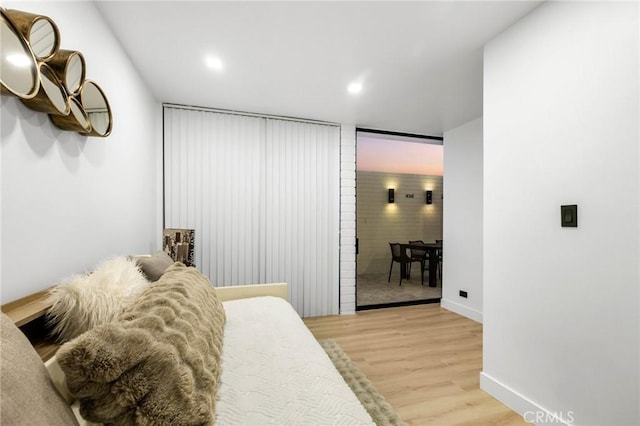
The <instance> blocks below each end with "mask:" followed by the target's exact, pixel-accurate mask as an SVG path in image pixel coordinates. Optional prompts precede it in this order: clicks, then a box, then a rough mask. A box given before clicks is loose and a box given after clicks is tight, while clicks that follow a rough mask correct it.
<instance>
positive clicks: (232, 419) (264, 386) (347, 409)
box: [216, 296, 374, 426]
mask: <svg viewBox="0 0 640 426" xmlns="http://www.w3.org/2000/svg"><path fill="white" fill-rule="evenodd" d="M224 309H225V313H226V316H227V322H226V325H225V330H224V340H223V345H222V374H221V377H220V385H219V388H218V401H217V403H216V424H217V425H220V426H227V425H268V424H271V425H373V424H374V423H373V421H372V419H371V417H370V416H369V414H368V413H367V412H366V411H365V409H364V407H363V406H362V404H360V401H359V400H358V398H357V397H356V396H355V394H354V393H353V392H352V391H351V389H350V388H349V386H348V385H347V384H346V383H345V381H344V380H343V379H342V376H340V373H338V371H337V370H336V369H335V367H334V366H333V363H332V362H331V360H330V359H329V357H328V356H327V355H326V353H325V352H324V350H323V349H322V347H320V345H319V344H318V343H317V341H316V340H315V338H314V337H313V335H312V334H311V332H310V331H309V329H307V327H306V326H305V325H304V323H303V322H302V320H301V319H300V317H299V316H298V314H297V313H296V312H295V310H294V309H293V307H292V306H291V305H290V304H289V303H288V302H286V301H285V300H283V299H280V298H276V297H271V296H267V297H254V298H249V299H240V300H232V301H228V302H224Z"/></svg>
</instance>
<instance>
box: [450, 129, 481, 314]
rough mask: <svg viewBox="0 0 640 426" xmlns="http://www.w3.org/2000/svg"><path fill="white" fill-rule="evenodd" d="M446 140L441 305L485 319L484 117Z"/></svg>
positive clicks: (451, 131)
mask: <svg viewBox="0 0 640 426" xmlns="http://www.w3.org/2000/svg"><path fill="white" fill-rule="evenodd" d="M443 145H444V170H445V173H444V190H445V198H444V221H443V222H444V223H443V228H444V231H443V233H444V237H443V240H444V247H443V262H442V269H443V272H442V282H443V285H442V301H441V305H442V307H443V308H447V309H449V310H451V311H453V312H456V313H458V314H460V315H464V316H466V317H468V318H471V319H473V320H475V321H479V322H482V297H483V289H482V118H478V119H476V120H473V121H471V122H469V123H466V124H464V125H462V126H459V127H457V128H455V129H452V130H449V131H447V132H445V133H444V143H443ZM460 290H464V291H466V292H467V298H466V299H465V298H463V297H461V296H460Z"/></svg>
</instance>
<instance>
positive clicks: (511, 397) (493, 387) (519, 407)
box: [480, 371, 573, 426]
mask: <svg viewBox="0 0 640 426" xmlns="http://www.w3.org/2000/svg"><path fill="white" fill-rule="evenodd" d="M480 389H482V390H483V391H485V392H487V393H488V394H489V395H491V396H493V397H494V398H495V399H497V400H498V401H500V402H502V403H503V404H504V405H506V406H507V407H509V408H511V409H512V410H513V411H515V412H516V413H518V414H520V415H521V416H522V417H523V418H524V421H525V422H527V423H531V424H536V425H539V426H542V425H544V426H548V425H554V426H569V425H571V424H572V423H573V413H572V412H566V413H552V412H550V411H548V410H546V409H544V408H543V407H541V406H540V405H538V404H536V403H535V402H533V401H531V400H530V399H528V398H526V397H525V396H524V395H522V394H520V393H518V392H516V391H515V390H513V389H511V388H509V387H508V386H506V385H505V384H504V383H501V382H499V381H498V380H496V379H494V378H493V377H491V376H489V375H488V374H487V373H485V372H484V371H482V372H480ZM558 416H560V417H558ZM563 418H564V419H566V421H565V420H563Z"/></svg>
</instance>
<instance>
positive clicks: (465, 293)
mask: <svg viewBox="0 0 640 426" xmlns="http://www.w3.org/2000/svg"><path fill="white" fill-rule="evenodd" d="M460 297H464V298H465V299H466V298H467V292H466V291H464V290H460Z"/></svg>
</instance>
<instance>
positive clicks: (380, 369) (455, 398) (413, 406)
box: [304, 304, 528, 426]
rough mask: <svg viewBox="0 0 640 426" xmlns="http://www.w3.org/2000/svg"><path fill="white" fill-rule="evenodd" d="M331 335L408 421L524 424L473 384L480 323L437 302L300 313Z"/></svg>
mask: <svg viewBox="0 0 640 426" xmlns="http://www.w3.org/2000/svg"><path fill="white" fill-rule="evenodd" d="M304 322H305V324H306V325H307V326H308V327H309V329H310V330H311V332H312V333H313V334H314V335H315V337H316V338H317V339H327V338H332V339H335V340H336V341H337V342H338V344H339V345H340V347H342V349H343V350H344V351H345V352H346V353H347V355H349V357H350V358H351V360H352V361H353V362H354V363H355V364H356V365H357V366H358V368H360V370H361V371H362V372H363V373H365V374H366V375H367V377H369V379H370V380H371V382H372V383H373V385H374V386H375V387H376V389H378V391H379V392H380V393H381V394H382V395H383V396H384V397H385V399H386V400H387V401H388V402H389V403H390V404H391V405H392V406H393V407H394V408H395V409H396V411H397V412H398V414H399V415H400V417H401V418H402V419H403V420H404V421H405V422H407V423H408V424H410V425H437V426H450V425H526V424H528V423H526V422H525V421H524V420H523V419H522V417H520V416H519V415H518V414H517V413H515V412H514V411H512V410H511V409H509V408H507V407H506V406H504V405H503V404H502V403H500V402H498V401H497V400H496V399H494V398H493V397H491V396H490V395H489V394H487V393H485V392H484V391H482V390H480V384H479V373H480V371H481V369H482V324H479V323H477V322H474V321H471V320H469V319H467V318H464V317H462V316H460V315H457V314H454V313H453V312H450V311H447V310H446V309H442V308H441V307H440V305H438V304H435V305H418V306H407V307H400V308H387V309H377V310H372V311H361V312H359V313H358V314H356V315H340V316H330V317H318V318H306V319H305V320H304Z"/></svg>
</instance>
